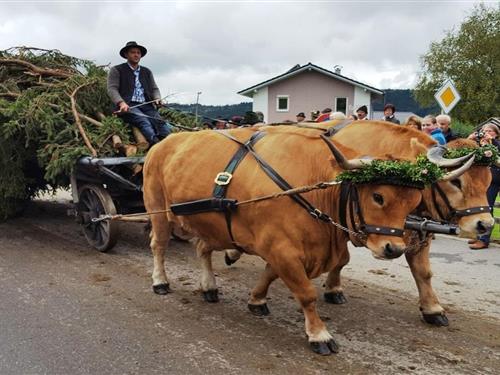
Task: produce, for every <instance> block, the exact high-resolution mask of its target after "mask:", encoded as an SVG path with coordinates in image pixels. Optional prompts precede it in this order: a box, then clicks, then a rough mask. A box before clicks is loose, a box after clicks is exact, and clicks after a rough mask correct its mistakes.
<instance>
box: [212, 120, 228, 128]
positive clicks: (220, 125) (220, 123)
mask: <svg viewBox="0 0 500 375" xmlns="http://www.w3.org/2000/svg"><path fill="white" fill-rule="evenodd" d="M215 129H219V130H220V129H227V119H224V118H218V119H217V121H216V122H215Z"/></svg>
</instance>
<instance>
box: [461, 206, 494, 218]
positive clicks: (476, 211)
mask: <svg viewBox="0 0 500 375" xmlns="http://www.w3.org/2000/svg"><path fill="white" fill-rule="evenodd" d="M491 211H492V209H491V207H490V206H477V207H471V208H466V209H464V210H455V211H453V214H454V215H455V216H457V217H464V216H470V215H475V214H481V213H486V212H489V213H491Z"/></svg>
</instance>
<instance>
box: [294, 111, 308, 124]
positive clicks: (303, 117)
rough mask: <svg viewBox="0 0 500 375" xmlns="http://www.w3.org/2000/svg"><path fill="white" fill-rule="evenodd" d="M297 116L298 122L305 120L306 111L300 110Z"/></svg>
mask: <svg viewBox="0 0 500 375" xmlns="http://www.w3.org/2000/svg"><path fill="white" fill-rule="evenodd" d="M295 118H296V119H297V122H303V121H304V120H305V119H306V115H305V114H304V112H299V114H297V116H295Z"/></svg>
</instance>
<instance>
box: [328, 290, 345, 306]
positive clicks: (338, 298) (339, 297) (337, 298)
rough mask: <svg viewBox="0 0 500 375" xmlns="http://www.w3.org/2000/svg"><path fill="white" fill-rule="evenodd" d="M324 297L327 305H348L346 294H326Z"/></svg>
mask: <svg viewBox="0 0 500 375" xmlns="http://www.w3.org/2000/svg"><path fill="white" fill-rule="evenodd" d="M323 297H324V298H325V302H326V303H331V304H334V305H343V304H344V303H347V299H346V298H345V297H344V293H342V292H328V293H324V294H323Z"/></svg>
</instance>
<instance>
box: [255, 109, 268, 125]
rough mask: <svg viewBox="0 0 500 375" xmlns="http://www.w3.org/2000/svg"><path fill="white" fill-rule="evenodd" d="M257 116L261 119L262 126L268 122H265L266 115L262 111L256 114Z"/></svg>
mask: <svg viewBox="0 0 500 375" xmlns="http://www.w3.org/2000/svg"><path fill="white" fill-rule="evenodd" d="M255 114H256V115H257V118H258V119H259V122H260V123H262V124H265V123H266V122H265V121H264V114H263V113H262V112H260V111H257V112H255Z"/></svg>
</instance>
